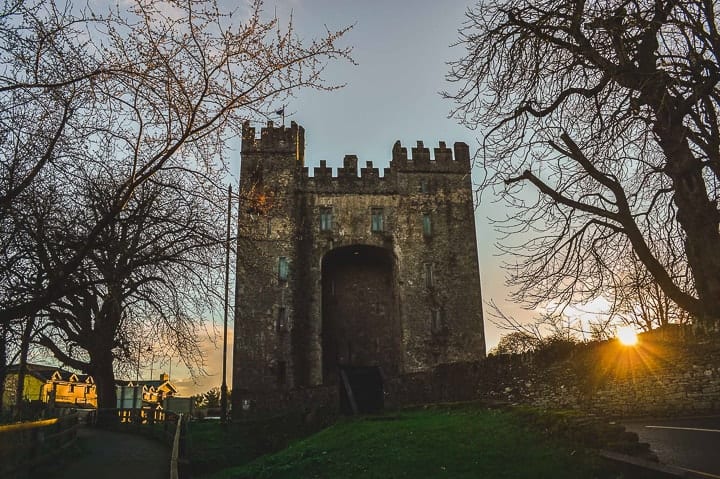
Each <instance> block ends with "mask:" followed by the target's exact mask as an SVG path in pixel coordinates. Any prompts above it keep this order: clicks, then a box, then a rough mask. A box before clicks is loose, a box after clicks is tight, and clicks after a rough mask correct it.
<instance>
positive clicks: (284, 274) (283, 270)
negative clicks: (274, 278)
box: [278, 256, 290, 281]
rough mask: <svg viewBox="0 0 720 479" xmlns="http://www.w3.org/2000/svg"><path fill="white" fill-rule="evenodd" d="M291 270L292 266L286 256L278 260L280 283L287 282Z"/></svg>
mask: <svg viewBox="0 0 720 479" xmlns="http://www.w3.org/2000/svg"><path fill="white" fill-rule="evenodd" d="M289 270H290V265H289V263H288V259H287V258H286V257H285V256H280V257H279V258H278V279H279V280H280V281H287V279H288V272H289Z"/></svg>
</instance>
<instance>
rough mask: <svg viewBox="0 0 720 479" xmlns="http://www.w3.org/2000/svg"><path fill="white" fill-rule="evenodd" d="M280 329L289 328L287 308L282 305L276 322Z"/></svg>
mask: <svg viewBox="0 0 720 479" xmlns="http://www.w3.org/2000/svg"><path fill="white" fill-rule="evenodd" d="M275 326H276V328H277V330H278V331H285V330H286V329H287V308H286V307H285V306H280V308H278V315H277V322H276V324H275Z"/></svg>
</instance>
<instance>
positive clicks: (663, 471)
mask: <svg viewBox="0 0 720 479" xmlns="http://www.w3.org/2000/svg"><path fill="white" fill-rule="evenodd" d="M598 455H599V456H600V457H602V458H603V459H607V460H609V461H611V462H613V463H615V464H616V465H618V466H620V467H621V468H622V469H623V470H625V471H627V472H628V473H633V475H632V476H631V477H649V478H650V477H651V478H658V479H663V478H669V479H672V478H684V479H708V478H713V477H717V476H714V475H708V474H703V473H699V472H695V471H690V470H687V469H682V468H680V467H676V466H669V465H667V464H661V463H659V462H652V461H648V460H647V459H640V458H638V457H633V456H628V455H627V454H620V453H618V452H612V451H607V450H600V451H598ZM638 474H640V475H638Z"/></svg>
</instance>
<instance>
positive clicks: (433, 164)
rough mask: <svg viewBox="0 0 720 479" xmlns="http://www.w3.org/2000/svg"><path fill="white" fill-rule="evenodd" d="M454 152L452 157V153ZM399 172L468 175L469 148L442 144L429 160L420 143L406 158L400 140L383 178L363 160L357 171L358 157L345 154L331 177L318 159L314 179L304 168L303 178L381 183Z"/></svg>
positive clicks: (396, 143)
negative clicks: (362, 166) (449, 146)
mask: <svg viewBox="0 0 720 479" xmlns="http://www.w3.org/2000/svg"><path fill="white" fill-rule="evenodd" d="M453 153H454V154H453ZM398 172H403V173H410V172H418V173H463V174H465V173H469V172H470V149H469V148H468V146H467V144H465V143H461V142H457V143H455V145H454V150H451V149H450V148H448V147H447V146H446V145H445V142H444V141H441V142H440V143H439V146H438V148H434V155H433V158H431V157H430V149H429V148H426V147H425V146H424V145H423V142H422V141H418V142H417V146H416V147H413V148H412V156H411V157H410V158H408V154H407V148H405V147H403V146H402V145H401V144H400V142H399V141H397V142H395V146H394V147H393V150H392V160H391V161H390V167H389V168H385V169H384V171H383V176H380V169H379V168H376V167H374V166H373V162H372V161H366V162H365V167H364V168H360V169H359V175H358V157H357V156H356V155H345V158H343V166H341V167H339V168H338V169H337V174H336V175H333V169H332V168H331V167H329V166H327V162H326V161H325V160H320V166H316V167H314V168H313V176H312V177H311V176H310V174H309V173H310V168H307V167H305V168H303V177H304V178H313V177H314V178H316V179H318V180H321V181H322V180H325V181H327V180H331V179H335V180H341V181H342V180H351V179H352V180H356V179H361V180H375V179H378V180H383V179H385V178H391V177H394V176H395V175H396V174H397V173H398Z"/></svg>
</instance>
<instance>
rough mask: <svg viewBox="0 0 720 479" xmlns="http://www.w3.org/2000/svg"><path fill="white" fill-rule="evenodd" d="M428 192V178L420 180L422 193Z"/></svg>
mask: <svg viewBox="0 0 720 479" xmlns="http://www.w3.org/2000/svg"><path fill="white" fill-rule="evenodd" d="M427 192H428V182H427V180H420V193H427Z"/></svg>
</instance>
